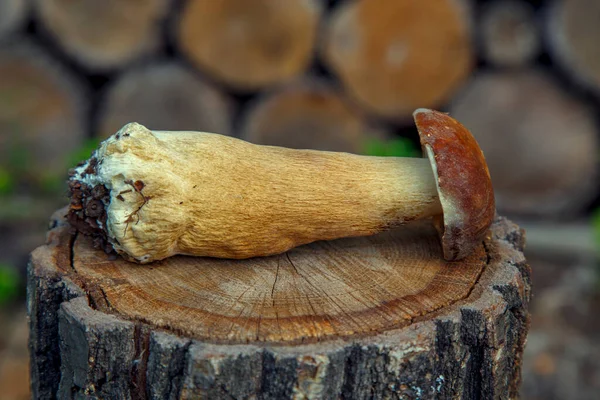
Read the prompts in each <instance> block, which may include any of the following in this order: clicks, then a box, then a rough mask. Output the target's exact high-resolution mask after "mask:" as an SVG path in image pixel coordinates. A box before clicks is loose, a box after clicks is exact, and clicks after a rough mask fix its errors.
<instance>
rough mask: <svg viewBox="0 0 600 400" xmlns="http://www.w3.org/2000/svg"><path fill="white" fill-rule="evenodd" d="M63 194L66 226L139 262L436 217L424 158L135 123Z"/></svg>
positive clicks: (261, 252) (258, 252) (271, 249)
mask: <svg viewBox="0 0 600 400" xmlns="http://www.w3.org/2000/svg"><path fill="white" fill-rule="evenodd" d="M104 188H105V189H106V190H104ZM71 190H72V196H71V198H72V205H71V212H70V220H71V222H72V223H73V224H74V225H75V226H76V227H78V228H79V230H80V231H83V232H84V233H90V234H92V235H93V236H96V237H100V238H103V239H105V240H107V241H108V242H109V243H110V244H111V245H112V247H113V248H114V249H115V250H116V251H117V252H119V253H120V254H122V255H124V256H125V257H126V258H128V259H130V260H133V261H137V262H141V263H146V262H150V261H153V260H160V259H163V258H166V257H169V256H171V255H174V254H188V255H199V256H212V257H225V258H248V257H254V256H265V255H271V254H277V253H282V252H284V251H286V250H289V249H290V248H292V247H295V246H298V245H301V244H305V243H310V242H313V241H316V240H328V239H334V238H340V237H349V236H363V235H370V234H374V233H377V232H380V231H382V230H386V229H389V228H391V227H394V226H397V225H399V224H403V223H405V222H407V221H411V220H415V219H420V218H427V217H432V216H436V215H441V214H442V208H441V205H440V201H439V198H438V192H437V187H436V182H435V178H434V174H433V171H432V167H431V165H430V162H429V161H428V160H427V159H419V158H390V157H368V156H359V155H353V154H348V153H334V152H324V151H313V150H293V149H287V148H281V147H272V146H258V145H253V144H250V143H248V142H245V141H242V140H239V139H235V138H231V137H226V136H221V135H216V134H208V133H199V132H162V131H154V132H153V131H150V130H148V129H146V128H145V127H143V126H141V125H139V124H135V123H132V124H128V125H126V126H125V127H124V128H123V129H121V131H119V132H118V133H117V134H115V135H113V136H112V137H110V138H109V139H107V140H106V141H105V142H103V144H102V145H101V147H100V149H98V150H97V151H96V152H95V153H94V155H93V156H92V158H91V159H90V160H88V161H87V162H86V163H85V164H84V165H81V166H80V167H78V168H77V169H76V170H75V171H74V172H73V173H72V176H71ZM94 193H95V194H94ZM99 208H101V210H98V209H99Z"/></svg>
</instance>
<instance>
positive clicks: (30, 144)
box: [0, 38, 88, 182]
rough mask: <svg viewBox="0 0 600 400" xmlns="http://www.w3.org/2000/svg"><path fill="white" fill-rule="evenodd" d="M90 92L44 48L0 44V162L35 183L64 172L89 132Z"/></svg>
mask: <svg viewBox="0 0 600 400" xmlns="http://www.w3.org/2000/svg"><path fill="white" fill-rule="evenodd" d="M85 94H86V91H85V89H84V86H83V85H82V83H81V82H79V81H78V79H77V77H76V76H73V75H72V74H70V73H69V72H67V71H65V70H64V69H63V68H62V66H61V65H60V64H58V62H56V61H55V60H54V59H52V58H50V57H49V56H48V55H47V54H45V53H44V52H43V51H42V50H41V49H39V48H37V47H36V46H34V45H33V44H31V43H29V42H28V41H27V40H25V39H24V38H20V39H17V40H14V41H11V43H8V42H6V43H4V44H3V45H0V166H1V167H3V168H6V169H7V170H8V171H11V173H14V174H15V175H18V178H19V179H26V180H31V181H34V182H37V181H39V180H40V179H43V176H46V175H58V176H62V175H64V176H65V178H66V168H68V165H67V164H68V157H69V156H70V155H71V154H72V153H73V152H74V151H75V150H77V149H79V148H80V146H81V145H82V143H83V141H84V140H85V138H86V136H87V121H86V118H87V104H88V100H87V97H86V95H85Z"/></svg>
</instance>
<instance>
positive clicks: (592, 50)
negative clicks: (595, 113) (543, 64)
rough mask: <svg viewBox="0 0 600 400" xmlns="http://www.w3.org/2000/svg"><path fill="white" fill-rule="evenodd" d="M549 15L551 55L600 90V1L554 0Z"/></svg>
mask: <svg viewBox="0 0 600 400" xmlns="http://www.w3.org/2000/svg"><path fill="white" fill-rule="evenodd" d="M546 15H547V16H548V18H547V21H546V34H547V37H548V40H547V41H548V44H549V50H550V53H551V54H552V56H553V57H554V58H555V60H556V61H557V62H558V64H560V65H561V66H562V67H563V68H564V69H565V70H566V71H567V72H568V73H569V74H570V75H571V77H572V78H573V79H574V81H576V82H579V83H581V84H583V85H585V86H587V87H588V88H590V89H592V90H594V91H595V92H596V93H600V46H598V40H597V38H598V37H599V36H600V24H598V20H599V19H600V2H597V1H595V0H569V1H554V2H552V3H551V5H550V6H549V10H548V12H547V13H546Z"/></svg>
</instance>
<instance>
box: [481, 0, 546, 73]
mask: <svg viewBox="0 0 600 400" xmlns="http://www.w3.org/2000/svg"><path fill="white" fill-rule="evenodd" d="M479 30H480V38H481V39H480V40H481V47H482V52H483V57H484V58H485V60H486V61H488V62H489V63H491V64H493V65H497V66H500V67H518V66H523V65H525V64H527V63H529V62H530V61H532V60H533V58H534V57H535V56H537V54H538V53H539V51H540V47H541V32H540V29H539V27H538V24H537V21H536V17H535V11H534V9H533V7H532V6H531V4H529V3H527V2H525V1H522V0H507V1H506V0H496V1H494V2H492V3H489V4H487V5H485V6H484V8H483V11H482V16H481V21H480V23H479Z"/></svg>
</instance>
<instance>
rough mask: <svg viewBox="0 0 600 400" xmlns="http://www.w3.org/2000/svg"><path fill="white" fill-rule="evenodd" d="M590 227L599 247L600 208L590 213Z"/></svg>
mask: <svg viewBox="0 0 600 400" xmlns="http://www.w3.org/2000/svg"><path fill="white" fill-rule="evenodd" d="M592 229H593V234H594V239H595V242H596V244H597V245H598V247H599V248H600V208H599V209H597V210H596V211H594V212H593V213H592Z"/></svg>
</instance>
